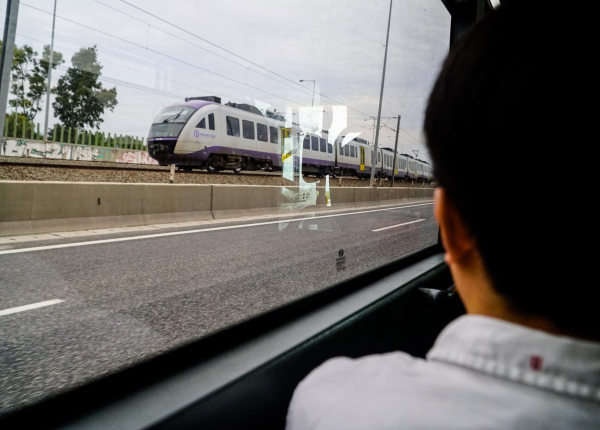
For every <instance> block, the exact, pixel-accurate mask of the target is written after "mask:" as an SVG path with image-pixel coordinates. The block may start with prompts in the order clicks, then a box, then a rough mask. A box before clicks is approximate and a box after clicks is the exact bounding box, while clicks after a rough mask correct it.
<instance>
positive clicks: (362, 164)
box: [360, 146, 365, 172]
mask: <svg viewBox="0 0 600 430" xmlns="http://www.w3.org/2000/svg"><path fill="white" fill-rule="evenodd" d="M360 170H361V172H364V171H365V148H363V147H362V146H361V147H360Z"/></svg>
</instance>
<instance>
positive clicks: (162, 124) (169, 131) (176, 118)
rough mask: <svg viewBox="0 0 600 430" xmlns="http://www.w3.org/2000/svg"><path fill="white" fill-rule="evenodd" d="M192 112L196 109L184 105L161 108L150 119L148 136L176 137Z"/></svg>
mask: <svg viewBox="0 0 600 430" xmlns="http://www.w3.org/2000/svg"><path fill="white" fill-rule="evenodd" d="M194 112H196V109H194V108H191V107H186V106H172V107H168V108H165V109H163V110H162V111H160V113H159V114H158V115H157V116H156V117H155V118H154V120H153V121H152V126H151V127H150V134H149V135H148V138H149V139H152V138H156V137H178V136H179V133H181V130H182V129H183V126H184V125H185V124H186V122H187V121H188V119H190V117H191V116H192V115H193V114H194Z"/></svg>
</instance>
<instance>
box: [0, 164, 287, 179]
mask: <svg viewBox="0 0 600 430" xmlns="http://www.w3.org/2000/svg"><path fill="white" fill-rule="evenodd" d="M0 166H17V167H50V168H53V169H71V170H111V171H119V170H124V171H129V172H165V173H169V168H168V167H163V166H153V167H133V166H130V165H127V164H120V165H118V166H114V167H111V166H94V165H89V164H81V165H80V164H64V163H26V162H20V161H19V162H12V161H10V162H4V161H3V162H2V163H1V164H0ZM176 172H177V174H178V175H179V174H186V175H223V176H267V177H272V176H276V177H277V176H281V174H280V173H277V172H273V173H267V172H264V173H252V172H240V173H234V172H205V171H199V170H192V171H184V170H181V169H178V170H177V171H176Z"/></svg>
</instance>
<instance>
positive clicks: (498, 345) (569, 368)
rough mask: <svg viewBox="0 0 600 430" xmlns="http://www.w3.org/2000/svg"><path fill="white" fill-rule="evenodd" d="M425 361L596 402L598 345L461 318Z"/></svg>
mask: <svg viewBox="0 0 600 430" xmlns="http://www.w3.org/2000/svg"><path fill="white" fill-rule="evenodd" d="M427 359H428V360H430V361H441V362H446V363H451V364H455V365H459V366H462V367H466V368H470V369H473V370H477V371H479V372H483V373H487V374H490V375H494V376H497V377H500V378H504V379H508V380H512V381H515V382H519V383H522V384H526V385H530V386H535V387H538V388H542V389H546V390H550V391H554V392H557V393H561V394H563V395H569V396H576V397H580V398H586V399H590V400H595V401H597V402H600V343H596V342H589V341H584V340H578V339H574V338H570V337H566V336H556V335H552V334H549V333H545V332H542V331H539V330H534V329H530V328H527V327H524V326H520V325H517V324H513V323H509V322H507V321H502V320H499V319H495V318H490V317H485V316H481V315H464V316H462V317H460V318H458V319H456V320H454V321H453V322H451V323H450V324H449V325H448V326H447V327H446V328H445V329H444V330H443V331H442V333H441V334H440V335H439V336H438V338H437V340H436V341H435V344H434V346H433V348H432V349H431V350H430V351H429V353H428V354H427Z"/></svg>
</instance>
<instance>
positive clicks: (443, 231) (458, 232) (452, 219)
mask: <svg viewBox="0 0 600 430" xmlns="http://www.w3.org/2000/svg"><path fill="white" fill-rule="evenodd" d="M434 199H435V209H434V213H435V217H436V219H437V221H438V224H439V225H440V235H441V237H442V244H443V245H444V249H445V250H446V256H445V260H446V263H447V264H448V265H450V266H452V265H454V264H457V263H459V262H461V261H462V260H463V259H464V258H465V257H466V256H467V255H468V254H469V253H470V252H471V251H472V250H473V249H474V248H475V240H474V239H473V237H472V236H471V234H470V232H469V229H468V228H467V226H466V225H465V223H464V222H463V220H462V218H461V216H460V214H459V213H458V211H457V210H456V207H455V206H454V204H453V203H452V201H451V200H450V199H449V198H448V193H446V190H444V189H443V188H436V190H435V192H434Z"/></svg>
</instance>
